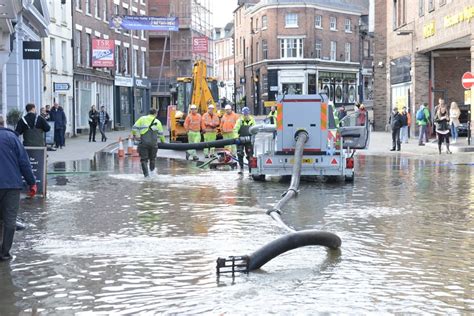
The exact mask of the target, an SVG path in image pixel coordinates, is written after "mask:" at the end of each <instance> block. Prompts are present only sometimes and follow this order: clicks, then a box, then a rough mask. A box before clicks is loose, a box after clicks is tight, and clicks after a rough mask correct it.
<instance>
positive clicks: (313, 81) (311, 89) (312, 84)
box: [308, 74, 316, 94]
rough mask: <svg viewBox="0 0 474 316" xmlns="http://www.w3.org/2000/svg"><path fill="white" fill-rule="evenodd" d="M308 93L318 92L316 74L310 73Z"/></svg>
mask: <svg viewBox="0 0 474 316" xmlns="http://www.w3.org/2000/svg"><path fill="white" fill-rule="evenodd" d="M308 94H316V74H308Z"/></svg>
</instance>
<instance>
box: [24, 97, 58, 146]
mask: <svg viewBox="0 0 474 316" xmlns="http://www.w3.org/2000/svg"><path fill="white" fill-rule="evenodd" d="M26 112H27V113H26V115H25V116H23V117H22V118H21V120H20V121H19V122H18V124H17V125H16V129H15V132H17V133H18V135H23V146H33V147H44V146H45V145H46V144H45V141H44V133H47V132H49V130H50V129H51V127H50V126H49V124H48V122H46V120H45V119H44V118H43V117H42V116H41V115H37V114H36V106H35V105H34V104H33V103H28V104H27V105H26Z"/></svg>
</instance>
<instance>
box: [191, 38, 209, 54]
mask: <svg viewBox="0 0 474 316" xmlns="http://www.w3.org/2000/svg"><path fill="white" fill-rule="evenodd" d="M208 45H209V43H208V38H207V37H205V36H201V37H193V53H207V52H208V51H209V47H208Z"/></svg>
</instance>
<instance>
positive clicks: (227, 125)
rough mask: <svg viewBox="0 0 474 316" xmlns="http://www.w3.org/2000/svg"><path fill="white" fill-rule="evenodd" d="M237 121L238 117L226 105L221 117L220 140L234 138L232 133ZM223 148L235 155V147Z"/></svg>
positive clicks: (228, 105)
mask: <svg viewBox="0 0 474 316" xmlns="http://www.w3.org/2000/svg"><path fill="white" fill-rule="evenodd" d="M238 119H239V116H238V115H237V114H236V113H235V112H234V111H232V107H231V106H230V104H227V105H226V106H225V113H224V115H222V117H221V132H222V138H224V139H230V138H235V137H236V135H235V133H234V127H235V123H237V120H238ZM225 148H227V149H229V150H230V151H231V152H232V155H235V154H236V153H237V146H235V145H230V146H226V147H225Z"/></svg>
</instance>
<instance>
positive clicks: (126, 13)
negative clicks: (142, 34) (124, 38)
mask: <svg viewBox="0 0 474 316" xmlns="http://www.w3.org/2000/svg"><path fill="white" fill-rule="evenodd" d="M123 15H128V9H127V8H123ZM123 33H124V34H128V30H127V29H125V30H124V31H123Z"/></svg>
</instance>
